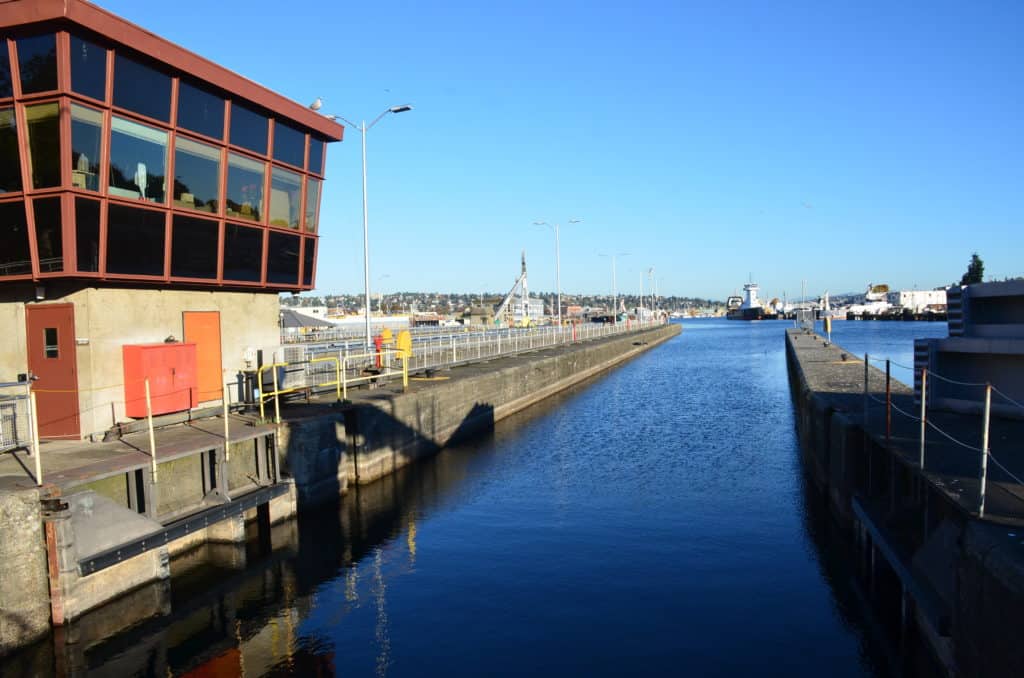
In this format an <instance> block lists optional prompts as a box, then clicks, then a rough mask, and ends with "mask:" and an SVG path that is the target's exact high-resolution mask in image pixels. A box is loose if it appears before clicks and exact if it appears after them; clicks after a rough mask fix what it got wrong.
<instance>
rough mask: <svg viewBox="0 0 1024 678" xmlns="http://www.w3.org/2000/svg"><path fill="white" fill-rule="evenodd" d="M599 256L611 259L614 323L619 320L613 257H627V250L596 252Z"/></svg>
mask: <svg viewBox="0 0 1024 678" xmlns="http://www.w3.org/2000/svg"><path fill="white" fill-rule="evenodd" d="M597 256H599V257H611V259H612V324H613V325H615V324H617V323H618V320H619V307H618V302H617V296H618V295H617V294H616V290H615V257H617V256H618V257H628V256H629V252H616V253H615V254H598V255H597Z"/></svg>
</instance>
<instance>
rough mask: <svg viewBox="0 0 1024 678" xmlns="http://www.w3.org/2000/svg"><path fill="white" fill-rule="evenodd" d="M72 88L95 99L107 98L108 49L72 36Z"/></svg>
mask: <svg viewBox="0 0 1024 678" xmlns="http://www.w3.org/2000/svg"><path fill="white" fill-rule="evenodd" d="M71 90H72V91H74V92H78V93H79V94H84V95H85V96H87V97H92V98H93V99H99V100H100V101H104V100H106V98H107V49H106V48H105V47H100V46H99V45H94V44H92V43H91V42H88V41H87V40H82V39H81V38H79V37H76V36H74V35H72V36H71Z"/></svg>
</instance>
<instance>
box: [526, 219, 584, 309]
mask: <svg viewBox="0 0 1024 678" xmlns="http://www.w3.org/2000/svg"><path fill="white" fill-rule="evenodd" d="M581 221H583V220H582V219H570V220H569V223H570V224H578V223H580V222H581ZM533 224H534V225H535V226H548V227H551V224H549V223H548V222H546V221H535V222H533ZM554 229H555V291H556V294H557V296H558V326H559V327H561V326H562V266H561V255H560V253H559V251H558V224H555V225H554Z"/></svg>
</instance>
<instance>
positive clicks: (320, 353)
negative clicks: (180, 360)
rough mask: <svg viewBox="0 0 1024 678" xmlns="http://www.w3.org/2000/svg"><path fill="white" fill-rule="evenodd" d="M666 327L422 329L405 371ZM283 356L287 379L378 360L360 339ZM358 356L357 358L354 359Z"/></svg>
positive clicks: (295, 346)
mask: <svg viewBox="0 0 1024 678" xmlns="http://www.w3.org/2000/svg"><path fill="white" fill-rule="evenodd" d="M664 323H665V321H662V320H650V321H641V322H636V321H630V322H626V323H617V324H614V325H612V324H597V323H591V324H582V325H572V326H565V327H558V326H544V327H536V328H502V329H479V330H476V329H471V328H466V329H463V330H460V331H457V332H453V331H452V330H451V329H450V328H440V329H438V328H425V329H424V330H425V331H424V330H419V329H416V330H413V331H411V334H412V341H413V345H412V355H410V356H408V359H407V361H404V362H403V364H404V368H406V369H408V371H409V372H411V373H418V372H424V371H428V370H441V369H445V368H451V367H453V366H456V365H463V364H466V363H474V362H479V361H486V359H492V358H496V357H501V356H505V355H514V354H516V353H521V352H524V351H531V350H539V349H543V348H551V347H553V346H559V345H564V344H569V343H577V342H582V341H592V340H595V339H602V338H605V337H610V336H615V335H621V334H626V333H629V332H635V331H637V330H640V329H646V328H650V327H655V326H658V325H663V324H664ZM389 350H392V347H391V346H386V347H385V348H384V352H385V353H387V352H388V351H389ZM392 352H393V351H392ZM284 354H285V358H286V359H285V362H286V363H288V364H289V368H288V374H289V375H291V376H292V378H293V379H294V378H296V377H297V375H298V374H299V372H300V370H299V369H297V367H296V366H300V365H306V366H311V365H312V363H313V361H315V359H316V358H321V357H324V356H328V355H333V356H336V357H338V359H339V361H341V362H343V363H345V364H346V365H348V366H349V367H350V368H351V369H352V370H354V371H357V370H358V369H360V368H370V367H371V365H370V364H371V363H373V362H374V361H375V359H376V355H377V354H376V353H369V352H366V347H365V343H364V339H362V338H361V337H344V338H339V339H337V340H334V341H309V342H302V343H298V342H293V343H290V344H287V345H285V347H284ZM359 354H361V357H357V356H358V355H359ZM378 367H380V366H378ZM325 369H326V368H319V369H316V368H312V367H307V368H305V369H304V371H302V372H304V374H305V375H306V384H304V385H309V384H311V383H312V382H313V381H315V380H316V379H317V376H316V375H317V373H323V372H324V370H325Z"/></svg>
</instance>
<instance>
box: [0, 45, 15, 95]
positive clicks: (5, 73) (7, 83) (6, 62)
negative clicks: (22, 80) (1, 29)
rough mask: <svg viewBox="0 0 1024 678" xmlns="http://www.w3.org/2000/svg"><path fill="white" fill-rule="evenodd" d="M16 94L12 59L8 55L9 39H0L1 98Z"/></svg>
mask: <svg viewBox="0 0 1024 678" xmlns="http://www.w3.org/2000/svg"><path fill="white" fill-rule="evenodd" d="M12 96H14V88H13V87H11V59H10V57H9V56H8V55H7V41H6V40H3V39H0V99H3V98H5V97H12Z"/></svg>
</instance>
